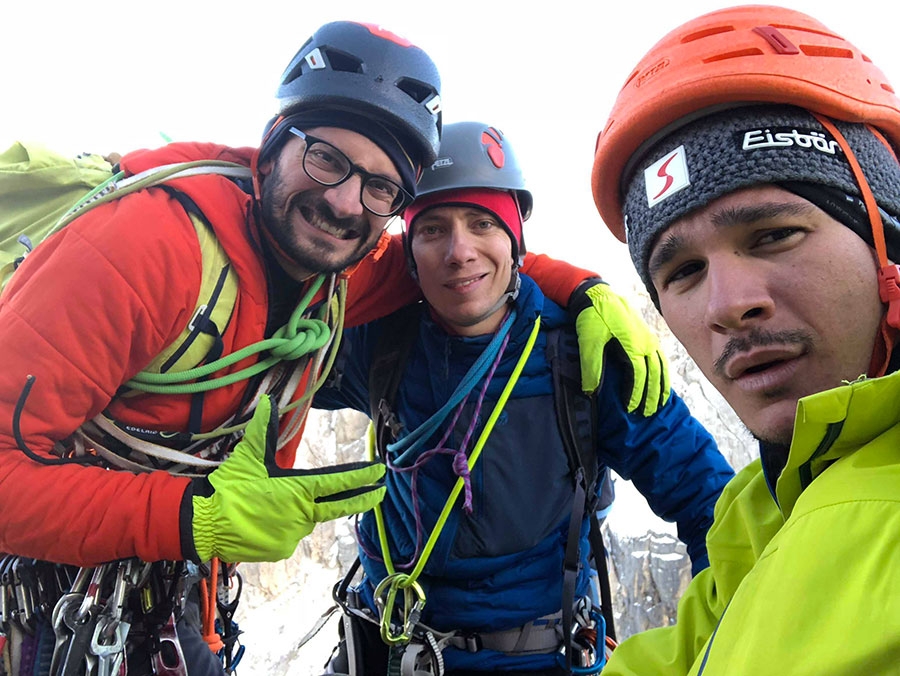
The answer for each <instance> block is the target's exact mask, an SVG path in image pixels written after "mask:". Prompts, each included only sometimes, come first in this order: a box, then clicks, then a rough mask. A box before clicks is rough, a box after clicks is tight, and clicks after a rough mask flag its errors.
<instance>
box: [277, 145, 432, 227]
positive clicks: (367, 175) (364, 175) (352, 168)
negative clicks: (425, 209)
mask: <svg viewBox="0 0 900 676" xmlns="http://www.w3.org/2000/svg"><path fill="white" fill-rule="evenodd" d="M288 131H289V132H290V133H292V134H293V135H294V136H296V137H298V138H300V139H303V141H304V143H305V144H306V147H305V148H304V149H303V158H302V159H301V160H300V166H301V167H303V172H304V173H305V174H306V175H307V176H309V177H310V178H311V179H312V180H313V181H315V182H316V183H318V184H319V185H323V186H325V187H328V188H334V187H336V186H339V185H341V184H342V183H346V182H347V181H349V180H350V177H352V176H353V175H354V174H359V177H360V179H361V180H360V183H359V203H360V204H362V206H363V209H365V210H366V211H368V212H369V213H370V214H373V215H375V216H379V217H381V218H390V217H391V216H396V215H397V214H398V213H400V212H401V211H403V210H404V209H405V208H406V207H408V206H409V205H410V204H412V203H413V202H414V201H415V199H416V198H415V197H414V196H413V195H411V194H410V193H409V192H408V191H407V190H406V189H405V188H404V187H403V186H402V185H400V184H399V183H398V182H397V181H395V180H394V179H392V178H388V177H387V176H384V175H383V174H373V173H371V172H368V171H366V170H365V169H363V168H362V167H360V166H359V165H358V164H355V163H353V162H351V161H350V158H349V157H347V154H346V153H345V152H344V151H343V150H341V149H340V148H338V147H337V146H335V145H334V144H332V143H329V142H328V141H325V140H323V139H320V138H318V137H317V136H312V135H310V134H307V133H306V132H305V131H301V130H299V129H297V128H296V127H290V128H289V129H288ZM316 143H322V144H324V145H326V146H328V147H329V148H331V149H332V150H333V151H334V152H335V153H336V154H337V155H339V156H340V157H343V158H344V160H346V162H347V165H348V169H347V175H346V176H344V177H343V178H342V179H340V180H339V181H335V182H334V183H325V182H324V181H322V180H320V179H318V178H316V177H315V176H313V175H312V174H311V173H310V172H309V169H307V168H306V156H307V154H308V153H309V149H310V147H311V146H313V145H315V144H316ZM373 178H377V179H379V180H381V181H387V182H388V183H390V184H391V185H395V186H397V189H398V190H399V191H400V192H399V193H398V195H399V196H400V198H401V199H400V204H399V205H398V206H397V207H395V208H394V209H392V210H391V212H390V213H387V214H379V213H378V212H377V211H375V210H373V209H372V208H371V207H369V205H367V204H366V203H365V200H364V199H363V195H364V194H365V190H366V184H367V183H368V182H369V180H370V179H373Z"/></svg>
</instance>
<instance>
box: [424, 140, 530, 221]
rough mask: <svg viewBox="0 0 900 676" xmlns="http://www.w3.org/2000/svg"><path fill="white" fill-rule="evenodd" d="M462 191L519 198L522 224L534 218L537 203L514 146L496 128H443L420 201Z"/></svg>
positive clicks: (425, 173)
mask: <svg viewBox="0 0 900 676" xmlns="http://www.w3.org/2000/svg"><path fill="white" fill-rule="evenodd" d="M459 188H495V189H497V190H510V191H513V192H514V193H515V195H516V199H517V201H518V202H519V210H520V212H521V214H522V220H523V221H524V220H527V219H528V217H529V216H531V209H532V206H533V205H534V199H533V198H532V196H531V193H530V192H529V191H528V190H526V189H525V177H524V176H523V175H522V169H521V167H520V166H519V162H518V160H517V159H516V156H515V154H514V153H513V149H512V146H511V145H510V144H509V143H508V142H507V141H506V138H505V137H504V135H503V132H501V131H500V130H499V129H497V128H496V127H492V126H490V125H488V124H484V123H481V122H455V123H453V124H448V125H447V126H446V127H445V128H444V133H443V137H442V139H441V150H440V153H439V156H438V158H437V160H436V161H435V162H434V164H432V165H431V167H430V168H429V169H426V170H425V171H424V173H423V174H422V177H421V178H420V179H419V183H418V186H417V187H416V194H417V195H418V196H419V197H422V196H424V195H427V194H429V193H434V192H440V191H443V190H456V189H459Z"/></svg>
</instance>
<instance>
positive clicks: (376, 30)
mask: <svg viewBox="0 0 900 676" xmlns="http://www.w3.org/2000/svg"><path fill="white" fill-rule="evenodd" d="M360 25H361V26H365V27H366V28H368V29H369V32H370V33H371V34H372V35H375V36H377V37H379V38H384V39H385V40H390V41H391V42H393V43H394V44H395V45H400V46H401V47H414V46H415V45H413V43H411V42H410V41H409V40H407V39H406V38H401V37H400V36H399V35H397V34H396V33H391V31H389V30H387V29H386V28H382V27H381V26H379V25H378V24H374V23H360Z"/></svg>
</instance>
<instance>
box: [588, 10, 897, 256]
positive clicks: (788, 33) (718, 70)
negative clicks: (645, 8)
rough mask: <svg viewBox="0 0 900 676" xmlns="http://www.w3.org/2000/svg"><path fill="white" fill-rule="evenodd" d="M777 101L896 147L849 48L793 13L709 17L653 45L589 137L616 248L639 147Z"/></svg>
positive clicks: (888, 114)
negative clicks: (735, 110) (724, 112)
mask: <svg viewBox="0 0 900 676" xmlns="http://www.w3.org/2000/svg"><path fill="white" fill-rule="evenodd" d="M742 103H779V104H789V105H794V106H798V107H801V108H806V109H807V110H810V111H812V112H814V113H819V114H822V115H825V116H827V117H830V118H834V119H837V120H843V121H847V122H863V123H867V124H869V125H872V126H874V127H876V128H878V129H879V130H880V131H881V132H882V133H883V134H884V135H885V136H886V137H887V138H888V139H889V140H890V141H891V142H892V143H893V144H894V145H895V146H896V147H900V101H898V99H897V97H896V95H895V92H894V90H893V88H892V87H891V86H890V85H889V84H888V82H887V80H886V78H885V76H884V75H883V74H882V72H881V71H880V70H879V69H878V68H877V67H876V66H875V65H874V64H873V63H872V62H871V61H870V60H869V59H868V58H867V57H866V56H865V55H864V54H863V53H862V52H860V50H859V49H857V48H856V47H854V46H853V45H852V44H850V43H849V42H847V41H846V40H844V39H843V38H841V37H840V36H838V35H836V34H835V33H833V32H832V31H830V30H829V29H828V28H826V27H825V26H824V25H822V24H821V23H819V22H818V21H816V20H815V19H813V18H812V17H809V16H807V15H805V14H802V13H801V12H797V11H794V10H790V9H785V8H781V7H771V6H765V5H747V6H743V7H732V8H729V9H723V10H720V11H716V12H712V13H710V14H706V15H704V16H701V17H699V18H697V19H694V20H693V21H689V22H688V23H686V24H684V25H682V26H680V27H679V28H676V29H675V30H674V31H672V32H671V33H669V34H668V35H667V36H665V37H664V38H663V39H662V40H660V41H659V42H658V43H657V44H656V45H655V46H654V47H653V48H652V49H651V50H650V51H649V52H648V53H647V55H646V56H644V58H643V59H642V60H641V62H640V63H639V64H638V66H637V68H635V69H634V71H633V72H632V74H631V75H630V77H629V78H628V80H627V82H626V83H625V86H624V87H623V88H622V90H621V91H620V92H619V96H618V98H617V99H616V102H615V105H614V106H613V110H612V112H611V113H610V116H609V120H608V121H607V123H606V127H605V129H604V130H603V131H602V132H601V134H600V136H599V137H598V139H597V147H596V152H595V155H594V166H593V171H592V176H591V183H592V189H593V194H594V202H595V203H596V205H597V209H598V210H599V212H600V215H601V217H602V218H603V220H604V222H605V223H606V225H607V227H608V228H609V229H610V230H611V231H612V232H613V234H615V235H616V237H618V238H619V239H620V240H622V241H623V242H624V241H625V226H624V222H623V217H622V190H623V184H624V183H625V182H626V181H628V180H629V176H628V173H629V171H628V170H629V168H631V167H633V166H634V164H635V163H636V161H637V160H638V159H639V158H640V153H639V150H640V149H641V147H642V146H643V147H644V148H649V146H650V145H652V143H653V141H656V140H659V139H660V138H661V137H662V136H664V135H665V134H667V133H669V132H671V131H672V130H673V129H675V128H677V127H678V126H681V125H683V124H685V123H687V122H689V121H690V120H692V119H696V118H697V117H701V116H703V115H705V114H707V113H709V112H712V111H714V110H715V109H717V108H721V107H727V106H735V105H740V104H742Z"/></svg>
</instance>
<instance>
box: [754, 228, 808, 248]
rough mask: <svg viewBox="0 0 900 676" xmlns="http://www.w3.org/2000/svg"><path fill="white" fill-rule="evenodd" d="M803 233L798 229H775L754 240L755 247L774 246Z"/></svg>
mask: <svg viewBox="0 0 900 676" xmlns="http://www.w3.org/2000/svg"><path fill="white" fill-rule="evenodd" d="M802 232H803V230H801V229H800V228H776V229H774V230H766V231H765V232H763V233H762V234H761V235H760V236H759V237H757V239H756V245H757V246H765V245H766V244H774V243H776V242H782V241H784V240H786V239H788V238H790V237H794V236H795V235H799V234H801V233H802Z"/></svg>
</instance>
